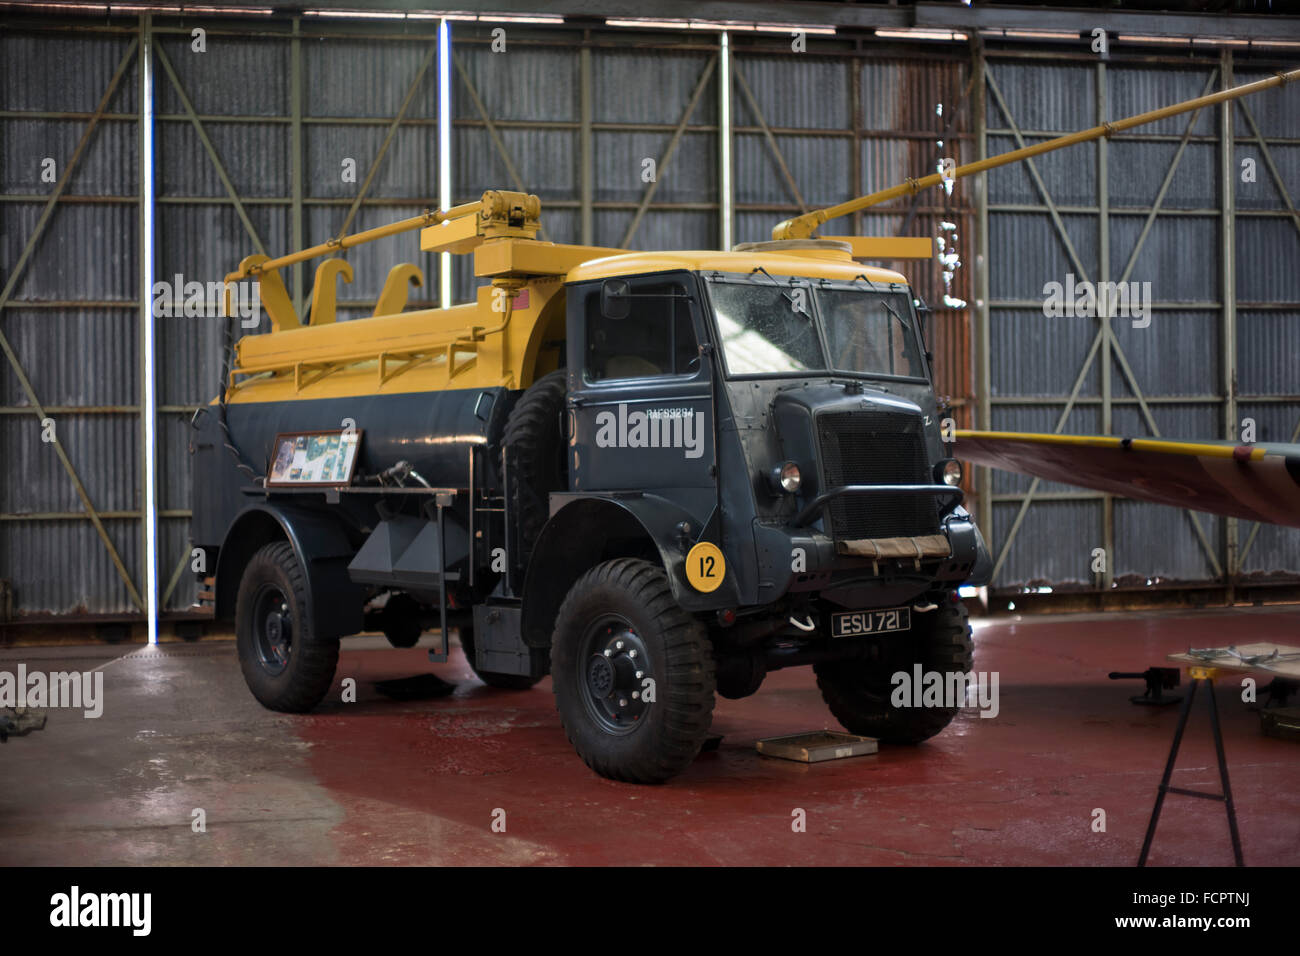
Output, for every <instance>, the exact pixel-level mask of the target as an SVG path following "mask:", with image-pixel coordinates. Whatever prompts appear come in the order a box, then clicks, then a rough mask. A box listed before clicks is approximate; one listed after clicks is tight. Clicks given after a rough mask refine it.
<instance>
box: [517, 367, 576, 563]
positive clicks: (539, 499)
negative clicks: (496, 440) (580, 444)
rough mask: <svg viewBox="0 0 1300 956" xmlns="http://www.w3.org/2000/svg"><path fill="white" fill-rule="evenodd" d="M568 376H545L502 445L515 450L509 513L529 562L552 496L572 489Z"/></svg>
mask: <svg viewBox="0 0 1300 956" xmlns="http://www.w3.org/2000/svg"><path fill="white" fill-rule="evenodd" d="M567 375H568V373H566V372H565V371H564V369H560V370H559V371H555V372H551V373H550V374H549V375H543V376H542V377H541V378H539V379H538V380H537V381H535V382H534V383H533V384H532V386H531V387H529V389H528V390H527V391H526V392H524V394H523V395H521V396H519V401H517V402H516V403H515V407H514V408H512V409H511V410H510V415H509V417H507V418H506V427H505V434H504V438H503V441H504V442H505V444H506V446H508V447H509V448H511V449H513V451H514V461H515V466H516V468H517V472H516V481H515V482H514V494H513V496H512V500H511V502H510V514H511V518H512V519H513V521H514V522H515V525H516V527H517V528H518V529H519V548H520V552H521V555H522V557H523V558H524V559H525V560H526V559H527V557H528V555H529V554H530V553H531V552H532V550H533V543H534V542H535V541H536V540H537V536H538V535H539V534H540V533H541V531H542V525H544V524H546V518H547V516H548V515H549V513H550V501H549V496H550V493H551V492H552V491H564V490H565V489H567V488H568V478H567V470H566V468H565V457H564V456H565V439H564V429H563V427H562V425H561V421H562V417H563V414H564V396H565V393H566V391H567V390H568V383H567Z"/></svg>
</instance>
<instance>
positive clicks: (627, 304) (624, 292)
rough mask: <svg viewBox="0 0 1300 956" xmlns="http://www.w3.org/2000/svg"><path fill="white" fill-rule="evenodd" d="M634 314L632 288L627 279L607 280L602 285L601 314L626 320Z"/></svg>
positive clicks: (609, 317) (608, 317)
mask: <svg viewBox="0 0 1300 956" xmlns="http://www.w3.org/2000/svg"><path fill="white" fill-rule="evenodd" d="M631 312H632V287H631V286H630V285H628V281H627V280H626V279H606V280H605V281H604V282H602V283H601V284H600V314H601V315H603V316H604V317H605V318H607V319H626V318H627V317H628V315H630V314H631Z"/></svg>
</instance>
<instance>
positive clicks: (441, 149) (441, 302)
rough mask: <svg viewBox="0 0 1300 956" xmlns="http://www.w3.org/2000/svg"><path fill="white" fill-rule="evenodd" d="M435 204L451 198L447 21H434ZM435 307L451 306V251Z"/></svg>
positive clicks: (445, 204)
mask: <svg viewBox="0 0 1300 956" xmlns="http://www.w3.org/2000/svg"><path fill="white" fill-rule="evenodd" d="M438 204H439V205H440V206H441V207H442V208H443V209H444V210H446V209H450V208H451V206H452V201H451V21H450V20H446V19H443V20H440V21H438ZM438 307H439V308H443V309H449V308H451V253H450V252H444V253H442V254H440V255H439V256H438Z"/></svg>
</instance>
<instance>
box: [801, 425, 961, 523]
mask: <svg viewBox="0 0 1300 956" xmlns="http://www.w3.org/2000/svg"><path fill="white" fill-rule="evenodd" d="M817 435H818V441H819V444H820V447H821V456H822V475H823V477H824V478H825V485H824V486H823V487H824V488H825V489H827V490H829V489H831V488H838V487H839V486H841V485H932V484H934V479H933V477H932V476H931V474H930V466H929V464H928V462H927V461H926V456H925V437H924V433H923V432H922V429H921V419H920V417H919V416H917V415H908V414H900V413H898V412H882V411H862V412H834V413H829V414H824V415H819V416H818V417H817ZM826 510H827V511H828V512H829V514H830V529H829V530H830V532H831V535H832V536H833V537H834V538H835V539H836V540H839V541H857V540H860V539H863V538H910V537H915V536H918V535H926V534H935V533H936V532H938V530H939V501H938V499H937V498H935V497H932V496H930V495H841V496H840V497H839V498H836V499H834V500H832V501H831V503H830V504H829V505H828V506H827V509H826Z"/></svg>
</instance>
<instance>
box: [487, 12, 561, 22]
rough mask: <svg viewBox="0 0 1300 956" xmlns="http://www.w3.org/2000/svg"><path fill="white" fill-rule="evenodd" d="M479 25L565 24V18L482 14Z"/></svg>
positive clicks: (544, 15) (548, 15)
mask: <svg viewBox="0 0 1300 956" xmlns="http://www.w3.org/2000/svg"><path fill="white" fill-rule="evenodd" d="M478 22H479V23H563V22H564V17H561V16H554V15H551V14H542V15H539V16H514V15H512V14H509V13H480V14H479V16H478Z"/></svg>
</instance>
